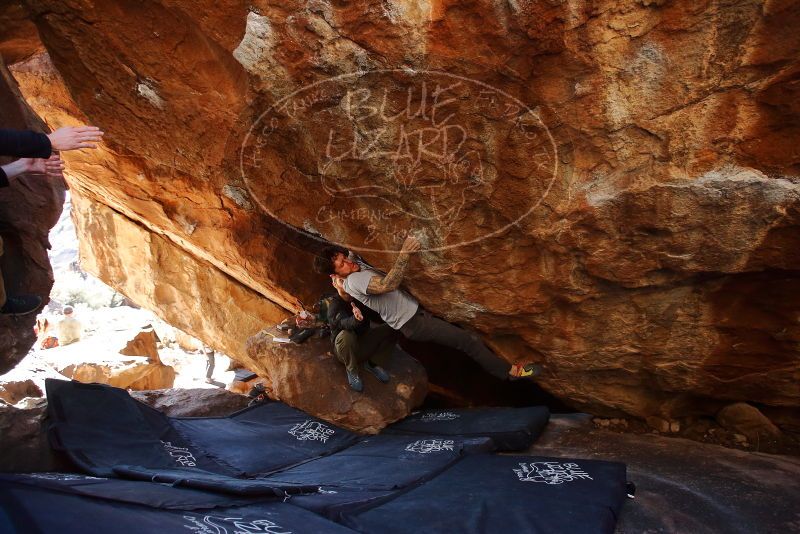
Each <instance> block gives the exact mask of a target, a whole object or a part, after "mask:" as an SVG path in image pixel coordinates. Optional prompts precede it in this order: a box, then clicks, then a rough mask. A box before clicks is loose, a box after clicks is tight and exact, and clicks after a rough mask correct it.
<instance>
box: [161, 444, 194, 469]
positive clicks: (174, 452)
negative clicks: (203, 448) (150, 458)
mask: <svg viewBox="0 0 800 534" xmlns="http://www.w3.org/2000/svg"><path fill="white" fill-rule="evenodd" d="M161 444H162V445H163V446H164V450H165V451H167V452H168V453H169V455H170V456H172V459H173V460H175V463H176V464H178V465H179V466H181V467H196V466H197V458H195V457H194V454H192V453H191V452H190V451H189V449H187V448H186V447H176V446H175V445H173V444H172V443H171V442H169V441H163V440H162V441H161Z"/></svg>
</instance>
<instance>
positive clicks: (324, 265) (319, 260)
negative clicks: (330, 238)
mask: <svg viewBox="0 0 800 534" xmlns="http://www.w3.org/2000/svg"><path fill="white" fill-rule="evenodd" d="M347 253H348V250H347V249H346V248H344V247H340V246H338V245H331V246H329V247H325V248H324V249H323V251H322V253H321V254H320V255H319V256H317V257H315V258H314V270H315V271H316V272H318V273H319V274H334V272H333V258H335V257H336V255H337V254H344V255H345V256H347Z"/></svg>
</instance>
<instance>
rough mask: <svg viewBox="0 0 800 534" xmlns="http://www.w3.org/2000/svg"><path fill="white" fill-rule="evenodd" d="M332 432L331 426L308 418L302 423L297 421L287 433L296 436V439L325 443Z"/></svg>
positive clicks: (333, 431)
mask: <svg viewBox="0 0 800 534" xmlns="http://www.w3.org/2000/svg"><path fill="white" fill-rule="evenodd" d="M334 433H335V430H333V429H332V428H331V427H329V426H327V425H324V424H322V423H320V422H319V421H312V420H310V419H309V420H307V421H303V422H302V423H297V424H296V425H294V426H293V427H292V428H290V429H289V434H291V435H292V436H294V437H295V438H297V440H298V441H306V440H308V441H321V442H322V443H325V442H326V441H328V438H329V437H331V436H333V434H334Z"/></svg>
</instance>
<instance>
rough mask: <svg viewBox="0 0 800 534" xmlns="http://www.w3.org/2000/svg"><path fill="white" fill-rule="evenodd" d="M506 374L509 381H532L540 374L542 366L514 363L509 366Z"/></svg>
mask: <svg viewBox="0 0 800 534" xmlns="http://www.w3.org/2000/svg"><path fill="white" fill-rule="evenodd" d="M508 374H509V376H510V377H511V380H519V379H520V378H528V379H534V378H536V377H538V376H539V375H541V374H542V366H541V365H539V364H538V363H525V364H518V363H515V364H513V365H512V366H511V370H510V371H509V372H508Z"/></svg>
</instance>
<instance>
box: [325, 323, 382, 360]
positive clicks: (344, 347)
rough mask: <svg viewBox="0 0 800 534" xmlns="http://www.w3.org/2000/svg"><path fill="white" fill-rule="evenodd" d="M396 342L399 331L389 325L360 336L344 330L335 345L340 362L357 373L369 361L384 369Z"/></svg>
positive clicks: (372, 329)
mask: <svg viewBox="0 0 800 534" xmlns="http://www.w3.org/2000/svg"><path fill="white" fill-rule="evenodd" d="M396 342H397V331H396V330H394V329H392V327H391V326H389V325H388V324H382V325H378V326H376V327H374V328H370V329H369V330H367V331H366V332H364V333H363V334H361V335H360V336H357V335H356V333H355V332H353V331H351V330H342V331H341V332H339V334H338V335H337V336H336V340H335V341H334V345H335V347H336V357H337V358H338V359H339V361H340V362H342V363H343V364H344V365H345V367H347V368H348V369H350V370H351V371H355V370H356V369H358V366H359V365H361V364H362V363H364V362H365V361H367V360H369V361H370V362H372V364H374V365H380V366H381V367H384V366H385V365H386V364H388V363H389V358H390V357H391V355H392V350H393V349H394V345H395V343H396Z"/></svg>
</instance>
